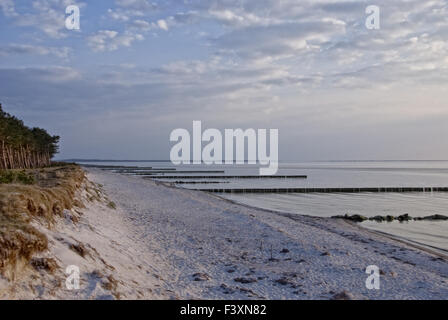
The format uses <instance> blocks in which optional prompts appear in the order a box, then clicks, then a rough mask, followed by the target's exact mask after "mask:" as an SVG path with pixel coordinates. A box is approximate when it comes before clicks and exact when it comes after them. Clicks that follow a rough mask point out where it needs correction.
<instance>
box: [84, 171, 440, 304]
mask: <svg viewBox="0 0 448 320" xmlns="http://www.w3.org/2000/svg"><path fill="white" fill-rule="evenodd" d="M88 172H89V174H88V177H89V178H90V179H91V180H92V181H94V182H97V183H102V184H103V185H104V188H105V192H106V193H107V194H108V196H109V197H111V199H114V201H115V202H116V203H117V205H118V206H121V207H122V208H123V210H124V211H125V212H127V214H132V215H135V216H134V218H135V219H136V221H140V223H139V229H140V231H139V233H140V234H141V235H144V237H145V241H144V244H143V246H149V247H150V248H152V250H150V251H152V252H153V253H154V251H155V252H157V255H158V257H159V258H160V259H162V260H163V261H164V262H163V265H164V268H165V274H166V275H170V274H171V276H173V275H175V276H174V277H172V278H171V279H173V280H167V287H166V288H167V289H168V290H171V291H173V292H175V293H176V295H178V296H179V298H182V299H184V298H195V299H196V298H202V299H213V298H216V299H247V298H265V299H331V298H332V297H333V296H334V295H335V294H338V293H339V292H341V291H347V292H349V293H350V294H351V295H352V296H353V298H355V299H401V298H404V299H406V298H416V299H430V298H431V299H432V298H440V299H446V297H448V284H447V276H448V264H447V262H446V260H444V259H442V258H441V257H440V256H439V255H435V254H432V253H431V252H429V251H428V250H420V249H418V248H416V247H415V246H412V245H410V244H406V243H403V242H399V241H397V240H396V239H393V237H387V236H384V235H380V234H378V233H375V232H372V231H370V230H367V229H364V228H361V227H359V226H357V225H353V224H348V223H347V222H346V221H340V220H338V219H325V218H316V217H309V216H301V215H291V214H287V213H284V214H282V213H278V212H274V211H271V210H261V209H257V208H253V207H249V206H244V205H240V204H237V203H234V202H232V201H229V200H228V199H221V198H220V197H219V196H216V195H210V194H207V193H203V192H200V191H192V190H186V189H179V188H176V187H172V186H166V185H165V184H164V183H160V182H154V181H151V180H146V179H141V178H139V177H131V176H125V175H120V174H114V173H107V172H103V171H101V170H97V169H88ZM123 190H126V192H125V193H124V194H123ZM131 199H132V200H131ZM148 219H149V220H148ZM148 221H152V222H153V223H151V224H148ZM167 234H170V235H171V236H168V235H167ZM242 235H244V236H242ZM179 252H183V254H180V253H179ZM186 252H188V254H185V253H186ZM368 265H378V266H379V268H380V269H381V270H382V271H381V272H382V279H381V280H382V283H383V289H380V290H373V291H372V290H368V289H366V287H365V280H366V278H367V274H365V268H366V267H367V266H368ZM159 267H160V266H159ZM154 268H157V266H154ZM168 270H170V272H168ZM169 277H170V276H169ZM174 279H175V280H174ZM187 288H188V289H187Z"/></svg>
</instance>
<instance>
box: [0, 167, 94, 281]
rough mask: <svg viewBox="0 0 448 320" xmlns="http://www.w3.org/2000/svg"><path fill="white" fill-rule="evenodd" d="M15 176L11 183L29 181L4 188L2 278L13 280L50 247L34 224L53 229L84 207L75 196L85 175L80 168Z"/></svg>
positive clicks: (0, 187)
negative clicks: (60, 219) (75, 209)
mask: <svg viewBox="0 0 448 320" xmlns="http://www.w3.org/2000/svg"><path fill="white" fill-rule="evenodd" d="M8 172H9V170H8ZM11 172H13V173H12V176H13V178H10V176H9V175H8V176H7V179H19V180H20V179H23V178H17V177H22V176H23V177H27V178H26V179H25V183H22V182H20V181H14V182H13V183H2V184H0V274H1V275H2V276H4V277H6V278H8V279H11V280H13V279H14V278H15V276H16V274H17V273H18V272H19V271H20V270H21V268H23V267H24V266H27V265H30V263H31V258H32V256H33V255H34V254H35V253H37V252H41V251H44V250H45V249H47V246H48V240H47V237H46V236H45V234H44V233H42V232H41V231H39V230H38V229H37V228H36V227H35V226H33V223H32V222H33V221H34V222H38V223H40V224H41V225H44V226H46V227H49V228H51V227H52V225H54V223H55V221H56V218H57V217H63V216H64V211H65V210H70V209H72V208H73V207H74V206H78V207H80V206H82V204H81V203H77V200H76V199H75V194H76V191H77V190H78V189H79V188H80V187H81V184H82V182H83V181H84V178H85V175H84V172H83V171H82V169H81V168H80V167H79V166H76V165H66V166H62V167H49V168H44V169H28V170H24V171H18V172H14V171H12V170H11ZM29 177H32V178H29ZM28 179H32V181H33V183H32V184H30V183H28Z"/></svg>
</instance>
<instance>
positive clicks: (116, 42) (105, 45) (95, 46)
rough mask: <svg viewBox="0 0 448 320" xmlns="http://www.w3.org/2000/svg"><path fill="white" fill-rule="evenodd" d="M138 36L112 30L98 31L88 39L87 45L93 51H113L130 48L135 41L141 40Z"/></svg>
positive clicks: (140, 36)
mask: <svg viewBox="0 0 448 320" xmlns="http://www.w3.org/2000/svg"><path fill="white" fill-rule="evenodd" d="M143 39H144V38H143V36H142V35H140V34H131V33H123V34H119V33H118V32H117V31H114V30H100V31H98V32H97V33H96V34H94V35H91V36H89V37H88V39H87V41H88V45H89V46H90V47H91V48H92V50H93V51H96V52H98V51H115V50H117V49H118V48H120V47H130V46H131V44H132V43H133V42H134V41H136V40H143Z"/></svg>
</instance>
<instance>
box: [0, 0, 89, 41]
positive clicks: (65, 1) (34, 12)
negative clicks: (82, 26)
mask: <svg viewBox="0 0 448 320" xmlns="http://www.w3.org/2000/svg"><path fill="white" fill-rule="evenodd" d="M69 5H77V6H78V7H80V8H82V7H84V6H85V5H86V4H85V3H83V2H76V1H70V0H34V1H33V2H32V3H31V6H29V7H26V9H27V12H18V11H17V10H16V8H15V6H14V3H13V2H12V1H9V0H0V6H1V7H2V10H3V14H4V15H5V16H6V17H8V18H10V19H12V21H13V22H14V24H15V25H17V26H20V27H33V28H36V29H37V30H39V31H41V32H43V33H44V34H46V35H47V36H49V37H50V38H55V39H60V38H64V37H66V36H67V30H66V28H65V18H66V16H65V8H66V7H67V6H69Z"/></svg>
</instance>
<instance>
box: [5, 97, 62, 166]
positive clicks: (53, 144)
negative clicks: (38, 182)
mask: <svg viewBox="0 0 448 320" xmlns="http://www.w3.org/2000/svg"><path fill="white" fill-rule="evenodd" d="M58 142H59V136H51V135H50V134H48V132H47V131H45V130H44V129H41V128H29V127H27V126H25V124H24V123H23V121H22V120H20V119H18V118H17V117H15V116H12V115H10V114H9V113H6V112H4V111H3V109H2V105H1V104H0V169H28V168H39V167H45V166H49V165H50V163H51V158H52V157H53V156H54V155H55V154H56V153H57V152H58Z"/></svg>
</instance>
